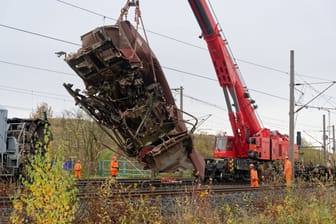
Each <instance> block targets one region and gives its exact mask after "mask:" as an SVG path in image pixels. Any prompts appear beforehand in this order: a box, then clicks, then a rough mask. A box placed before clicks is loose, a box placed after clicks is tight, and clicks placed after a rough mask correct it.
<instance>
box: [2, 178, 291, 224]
mask: <svg viewBox="0 0 336 224" xmlns="http://www.w3.org/2000/svg"><path fill="white" fill-rule="evenodd" d="M108 183H109V182H107V180H106V179H83V180H79V181H76V187H77V188H78V189H79V193H78V197H79V199H80V202H79V209H85V206H86V202H87V201H90V200H91V201H95V199H97V198H100V200H104V199H106V200H113V198H119V199H123V198H127V199H131V200H134V201H137V200H138V199H140V198H146V200H147V199H148V200H155V198H161V199H168V200H175V199H176V198H179V197H192V196H195V195H196V196H197V195H202V194H207V195H212V196H214V197H218V196H221V195H234V194H240V193H243V192H246V193H249V194H255V193H259V192H262V191H263V192H267V191H279V192H283V189H284V188H285V186H284V185H279V186H260V187H258V188H251V187H250V186H249V185H237V184H230V185H228V184H227V185H202V184H197V183H196V184H195V182H194V181H193V180H192V179H190V178H186V179H183V178H182V179H174V180H173V179H170V180H164V181H162V180H160V179H145V178H135V179H117V180H115V181H113V184H111V185H110V186H109V185H108ZM103 186H105V190H106V189H107V190H108V192H107V194H105V195H103V194H102V192H101V190H100V189H101V187H103ZM132 186H136V187H132ZM105 193H106V191H105ZM174 198H175V199H174ZM11 211H12V202H11V201H10V199H9V197H8V196H0V223H8V220H9V216H10V214H11Z"/></svg>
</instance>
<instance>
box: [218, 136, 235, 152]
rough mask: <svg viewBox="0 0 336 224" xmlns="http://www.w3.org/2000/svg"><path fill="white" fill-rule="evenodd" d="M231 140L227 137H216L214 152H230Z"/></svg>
mask: <svg viewBox="0 0 336 224" xmlns="http://www.w3.org/2000/svg"><path fill="white" fill-rule="evenodd" d="M230 140H232V139H230V138H228V136H217V137H216V150H226V151H232V141H230Z"/></svg>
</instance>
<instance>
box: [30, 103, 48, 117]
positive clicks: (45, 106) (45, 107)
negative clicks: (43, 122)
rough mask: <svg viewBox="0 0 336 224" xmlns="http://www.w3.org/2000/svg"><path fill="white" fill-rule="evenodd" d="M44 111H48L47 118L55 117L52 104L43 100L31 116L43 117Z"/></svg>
mask: <svg viewBox="0 0 336 224" xmlns="http://www.w3.org/2000/svg"><path fill="white" fill-rule="evenodd" d="M44 113H46V115H47V118H52V117H53V111H52V108H51V106H49V105H48V104H47V103H45V102H42V103H40V104H39V105H37V107H36V109H34V110H33V111H32V112H31V114H30V118H33V119H37V118H43V117H44Z"/></svg>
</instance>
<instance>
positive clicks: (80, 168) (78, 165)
mask: <svg viewBox="0 0 336 224" xmlns="http://www.w3.org/2000/svg"><path fill="white" fill-rule="evenodd" d="M74 169H75V171H81V170H82V165H81V164H80V163H76V164H75V167H74Z"/></svg>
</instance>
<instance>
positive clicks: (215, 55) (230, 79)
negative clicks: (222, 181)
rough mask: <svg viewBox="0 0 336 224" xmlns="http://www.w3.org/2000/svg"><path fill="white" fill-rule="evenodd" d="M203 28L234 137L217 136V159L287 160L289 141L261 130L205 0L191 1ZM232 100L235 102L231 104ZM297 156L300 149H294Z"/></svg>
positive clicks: (236, 69) (266, 130)
mask: <svg viewBox="0 0 336 224" xmlns="http://www.w3.org/2000/svg"><path fill="white" fill-rule="evenodd" d="M188 1H189V4H190V6H191V8H192V10H193V13H194V15H195V17H196V19H197V21H198V23H199V25H200V27H201V30H202V37H203V38H204V40H205V41H206V43H207V45H208V50H209V53H210V56H211V59H212V62H213V65H214V68H215V71H216V75H217V79H218V82H219V84H220V86H221V87H222V89H223V92H224V96H225V101H226V105H227V109H228V115H229V119H230V124H231V128H232V132H233V136H224V137H218V138H217V141H216V148H215V150H214V157H215V158H251V159H257V160H266V161H267V160H276V159H284V158H285V156H286V155H289V139H288V136H287V135H282V134H280V133H279V132H278V131H270V130H269V129H267V128H262V127H261V125H260V123H259V121H258V119H257V116H256V114H255V112H254V110H255V106H254V105H253V103H254V101H253V100H251V98H250V96H249V93H248V89H247V88H246V86H244V84H243V82H242V79H241V77H240V74H239V71H238V67H237V64H236V63H235V62H234V60H233V57H232V56H231V54H230V51H229V49H228V47H227V42H226V40H225V39H223V38H222V36H221V34H220V30H219V28H218V25H217V23H216V22H215V20H214V18H213V16H212V14H211V12H210V9H209V7H208V5H207V3H206V1H205V0H188ZM231 101H232V102H231ZM294 154H295V157H296V158H297V157H298V150H297V147H295V150H294Z"/></svg>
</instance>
